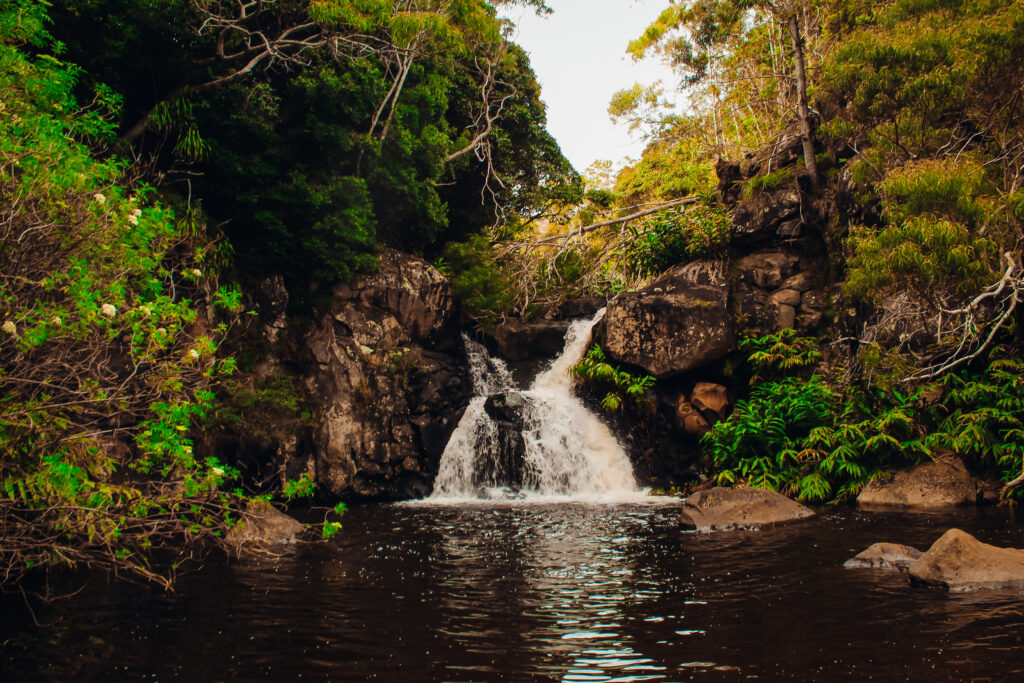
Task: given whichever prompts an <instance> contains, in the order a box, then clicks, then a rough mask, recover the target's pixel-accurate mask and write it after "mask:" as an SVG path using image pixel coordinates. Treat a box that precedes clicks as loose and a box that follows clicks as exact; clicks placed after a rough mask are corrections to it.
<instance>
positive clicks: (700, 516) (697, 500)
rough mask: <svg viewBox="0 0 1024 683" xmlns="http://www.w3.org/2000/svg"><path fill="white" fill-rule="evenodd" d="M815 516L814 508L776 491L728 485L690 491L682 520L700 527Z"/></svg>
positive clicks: (750, 524) (731, 526) (746, 525)
mask: <svg viewBox="0 0 1024 683" xmlns="http://www.w3.org/2000/svg"><path fill="white" fill-rule="evenodd" d="M813 516H814V511H813V510H811V509H809V508H807V507H805V506H803V505H801V504H800V503H797V502H796V501H793V500H790V499H789V498H787V497H786V496H783V495H782V494H779V493H775V492H774V491H765V490H764V489H751V488H725V487H717V488H713V489H708V490H706V491H698V492H697V493H694V494H692V495H690V496H689V497H687V498H686V500H685V501H684V502H683V512H682V519H683V523H684V524H687V525H689V526H693V527H696V529H697V530H698V531H722V530H726V529H751V528H758V527H762V526H767V525H772V524H781V523H783V522H789V521H793V520H797V519H804V518H806V517H813Z"/></svg>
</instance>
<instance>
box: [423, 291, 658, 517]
mask: <svg viewBox="0 0 1024 683" xmlns="http://www.w3.org/2000/svg"><path fill="white" fill-rule="evenodd" d="M603 315H604V310H603V309H602V310H600V311H598V313H597V314H596V315H595V316H594V317H593V318H592V319H590V320H578V321H575V322H574V323H573V324H572V325H570V327H569V330H568V332H567V333H566V339H565V348H564V349H563V351H562V353H561V355H560V356H559V357H558V358H556V359H555V360H554V361H553V362H552V363H551V365H550V366H549V367H548V368H547V369H546V370H545V371H544V372H542V373H541V374H540V375H538V376H537V378H536V379H535V380H534V382H533V384H532V385H531V386H530V388H529V389H526V390H525V391H517V390H516V388H515V386H514V382H513V381H512V377H511V375H510V373H509V371H508V368H507V367H506V366H505V364H504V363H503V362H502V361H501V360H499V359H495V358H491V357H490V356H489V355H488V354H487V351H486V349H484V348H483V347H482V346H481V345H479V344H477V343H475V342H473V341H471V340H469V339H467V340H466V349H467V352H468V356H469V363H470V372H471V374H472V377H473V384H474V393H475V396H474V397H473V399H472V400H471V401H470V404H469V406H468V407H467V409H466V412H465V414H464V415H463V417H462V420H461V421H460V422H459V425H458V427H457V428H456V430H455V432H454V433H453V434H452V437H451V439H450V440H449V442H448V446H447V447H446V448H445V451H444V454H443V455H442V456H441V466H440V470H439V472H438V476H437V479H436V481H435V483H434V492H433V493H432V494H431V500H433V501H438V502H440V501H454V500H481V499H483V500H495V499H498V500H502V499H520V500H531V501H548V500H632V499H636V498H637V497H638V496H640V495H641V492H640V491H639V490H638V488H637V485H636V480H635V478H634V477H633V470H632V466H631V465H630V462H629V458H628V457H627V456H626V453H625V451H624V450H623V449H622V446H621V445H620V444H619V443H618V441H617V440H616V439H615V436H614V435H613V434H612V432H611V430H610V429H608V427H607V425H605V424H604V423H603V422H602V421H601V420H600V419H599V418H598V417H597V416H596V415H594V414H593V413H592V412H591V411H590V410H589V409H587V407H586V406H584V405H583V402H582V401H580V400H579V399H578V398H577V397H576V395H575V394H574V393H573V383H572V378H571V376H570V375H569V368H571V367H572V366H573V365H574V364H575V363H577V362H578V361H579V359H580V358H581V357H582V355H583V352H584V350H585V349H586V347H587V343H588V342H589V340H590V333H591V330H592V329H593V327H594V325H596V324H597V323H598V322H599V321H600V319H601V317H602V316H603ZM499 394H503V395H504V396H505V397H507V398H505V400H506V402H509V403H512V404H514V405H516V406H517V410H518V414H519V415H520V417H521V421H522V425H521V427H522V429H521V433H520V435H519V437H520V438H521V439H522V446H521V448H522V457H521V461H519V462H516V467H517V468H518V470H517V472H516V473H515V477H514V479H515V482H514V485H513V484H512V483H511V482H508V481H501V480H499V479H496V478H495V476H493V475H482V474H481V473H487V472H506V471H507V469H508V464H507V463H508V453H507V452H505V451H504V450H503V449H507V448H508V439H507V438H505V439H503V438H502V434H501V432H500V428H499V425H498V424H497V423H496V422H495V421H494V419H492V417H491V416H490V415H489V414H488V413H487V410H486V409H485V404H486V402H487V399H488V397H490V396H495V395H499ZM499 462H501V463H505V464H504V465H502V466H499Z"/></svg>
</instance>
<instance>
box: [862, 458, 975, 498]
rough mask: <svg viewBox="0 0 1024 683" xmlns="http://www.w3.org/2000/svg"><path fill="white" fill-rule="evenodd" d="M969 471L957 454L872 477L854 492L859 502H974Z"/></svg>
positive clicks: (972, 482)
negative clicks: (865, 484) (956, 456)
mask: <svg viewBox="0 0 1024 683" xmlns="http://www.w3.org/2000/svg"><path fill="white" fill-rule="evenodd" d="M976 497H977V491H976V488H975V485H974V480H973V479H972V478H971V474H970V472H968V471H967V468H966V467H964V464H963V462H962V461H960V460H959V459H957V458H950V459H943V460H935V461H933V462H925V463H921V464H920V465H915V466H913V467H911V468H909V469H906V470H900V471H899V472H896V473H895V474H893V475H891V476H887V477H879V478H877V479H874V480H872V481H871V482H869V483H868V485H867V486H865V487H864V490H862V491H861V492H860V495H859V496H857V504H858V505H863V506H872V505H875V506H901V507H922V508H935V507H947V506H951V505H967V504H969V503H974V502H975V500H976Z"/></svg>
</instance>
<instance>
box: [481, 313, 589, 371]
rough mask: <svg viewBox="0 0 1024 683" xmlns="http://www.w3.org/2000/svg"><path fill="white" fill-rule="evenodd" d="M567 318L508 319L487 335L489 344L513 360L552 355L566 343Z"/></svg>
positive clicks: (500, 354) (558, 351) (552, 356)
mask: <svg viewBox="0 0 1024 683" xmlns="http://www.w3.org/2000/svg"><path fill="white" fill-rule="evenodd" d="M567 329H569V321H568V320H522V319H521V318H508V319H507V320H505V321H503V322H501V323H500V324H498V325H497V326H495V327H494V329H492V330H490V331H489V332H488V334H487V340H488V342H489V344H488V346H490V347H491V348H492V350H493V351H496V352H497V354H498V355H499V356H501V357H502V358H504V359H505V360H509V361H512V362H517V361H523V360H527V359H530V358H554V357H555V356H557V355H558V354H559V353H560V352H561V351H562V348H563V347H564V346H565V332H566V330H567Z"/></svg>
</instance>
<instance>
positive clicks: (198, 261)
mask: <svg viewBox="0 0 1024 683" xmlns="http://www.w3.org/2000/svg"><path fill="white" fill-rule="evenodd" d="M43 18H44V15H43V14H42V5H41V4H39V3H32V2H22V3H15V4H9V5H5V7H4V9H3V10H0V30H2V31H3V34H2V35H0V91H2V92H3V93H4V97H3V102H2V103H0V107H2V109H3V113H2V116H0V196H2V197H3V198H4V199H3V203H2V205H0V263H2V264H3V266H2V268H0V329H2V332H0V368H2V371H0V519H2V525H3V543H2V544H0V583H6V582H14V581H17V580H18V579H19V578H20V577H21V576H22V575H23V574H24V573H25V572H26V571H29V570H30V569H31V568H33V567H39V566H42V567H48V566H54V565H86V566H98V567H106V568H111V569H114V570H115V571H117V572H119V573H123V574H125V575H128V576H133V577H136V578H141V579H146V580H152V581H155V582H157V583H159V584H161V585H164V586H169V585H170V582H171V580H172V576H173V568H174V567H175V566H177V562H181V561H183V560H184V559H185V558H187V557H190V556H191V553H192V550H193V549H194V544H192V543H190V542H193V541H200V540H205V541H212V542H217V540H218V539H219V538H220V537H222V535H223V534H224V533H225V532H226V531H227V529H229V528H230V527H231V525H232V524H233V521H234V519H235V510H236V509H237V507H238V505H237V502H238V500H239V498H238V496H237V495H236V494H235V493H231V492H227V491H224V490H222V487H223V486H224V485H226V484H227V483H229V482H230V481H231V480H232V479H234V477H235V474H236V473H235V472H234V471H233V470H232V469H231V468H230V467H227V466H226V465H224V464H223V463H220V462H218V461H217V460H216V459H215V458H200V457H198V456H197V455H196V454H195V453H193V450H192V441H191V439H190V438H189V431H190V428H191V426H192V424H193V423H194V421H195V420H196V419H197V418H200V417H202V416H203V414H204V413H205V412H206V411H207V410H208V409H209V407H210V405H211V402H212V401H213V393H212V391H211V388H212V386H213V385H214V384H215V383H216V381H217V378H218V377H219V376H222V375H226V374H229V373H230V372H231V371H232V370H233V361H231V360H230V359H223V358H218V357H217V356H216V351H217V343H218V340H219V339H220V338H221V337H222V336H223V335H224V333H225V332H226V330H227V328H228V326H229V324H230V323H231V321H232V320H233V319H234V317H235V314H236V312H237V307H238V295H237V293H234V292H231V291H229V290H225V289H218V288H217V285H216V278H215V276H214V273H212V272H211V271H210V267H209V264H208V263H207V261H206V257H207V255H208V253H209V251H208V249H209V245H208V244H206V243H204V241H203V240H202V239H200V238H199V237H197V236H196V235H195V234H194V233H192V232H190V231H188V230H186V229H184V228H183V227H182V226H180V225H179V224H178V223H177V222H176V221H175V217H174V215H173V213H172V212H171V211H170V210H168V209H166V208H163V207H161V206H160V205H159V204H156V203H153V202H152V201H150V200H149V196H150V195H151V191H150V190H149V189H148V188H146V187H143V186H136V187H130V186H129V183H128V174H129V171H130V168H129V165H128V164H127V162H125V161H123V160H122V159H119V158H117V157H108V158H107V159H106V160H103V161H100V160H97V159H96V158H94V157H93V156H92V154H91V153H90V150H89V149H88V148H87V147H86V146H85V144H83V143H84V142H89V143H91V144H95V145H102V144H105V143H109V142H110V141H111V140H112V135H113V128H112V126H111V125H110V124H109V123H108V119H107V117H106V115H107V114H109V113H110V112H111V111H113V110H115V109H116V107H117V104H118V99H117V98H116V97H114V96H113V95H112V94H111V93H110V92H109V91H107V90H102V89H101V90H100V91H99V92H97V93H96V95H95V98H94V100H93V102H92V104H91V105H90V106H88V107H84V108H83V107H79V106H78V104H77V102H76V100H75V97H74V95H73V92H74V90H75V87H76V82H77V79H78V73H79V72H78V70H77V69H76V68H75V67H73V66H71V65H68V64H65V63H62V62H60V61H59V60H57V59H55V58H53V57H52V56H41V57H37V58H34V59H33V58H29V57H27V56H26V55H25V54H24V53H23V52H22V50H21V49H19V48H20V47H21V46H23V45H24V44H25V43H27V42H28V43H31V44H33V45H34V46H35V47H36V48H41V47H43V46H44V45H45V34H44V33H43V31H42V27H43ZM206 307H209V310H210V311H212V315H213V317H212V319H211V318H210V317H207V316H206V315H201V314H200V311H201V310H203V309H206ZM158 551H160V553H161V557H162V558H169V559H170V560H171V561H170V562H169V563H167V564H162V563H161V564H157V562H156V560H155V559H154V558H155V556H156V554H157V553H158ZM164 551H167V552H169V555H167V556H164V555H163V552H164ZM175 558H177V561H175Z"/></svg>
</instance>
